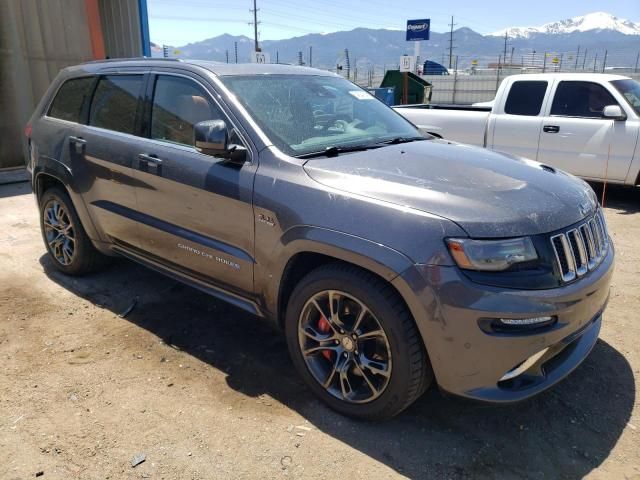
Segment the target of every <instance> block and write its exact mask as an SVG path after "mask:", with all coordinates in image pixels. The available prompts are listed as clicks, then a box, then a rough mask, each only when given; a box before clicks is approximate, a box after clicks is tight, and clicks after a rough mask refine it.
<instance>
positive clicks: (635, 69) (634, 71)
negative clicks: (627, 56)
mask: <svg viewBox="0 0 640 480" xmlns="http://www.w3.org/2000/svg"><path fill="white" fill-rule="evenodd" d="M638 60H640V52H638V55H636V67H635V68H634V69H633V73H637V72H638Z"/></svg>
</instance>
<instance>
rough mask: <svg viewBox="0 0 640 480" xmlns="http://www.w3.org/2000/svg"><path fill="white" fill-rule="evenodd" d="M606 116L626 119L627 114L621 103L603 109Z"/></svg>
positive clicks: (603, 114) (613, 118)
mask: <svg viewBox="0 0 640 480" xmlns="http://www.w3.org/2000/svg"><path fill="white" fill-rule="evenodd" d="M602 116H603V117H604V118H610V119H611V120H626V119H627V116H626V115H625V114H624V112H623V111H622V108H620V105H607V106H606V107H604V110H603V111H602Z"/></svg>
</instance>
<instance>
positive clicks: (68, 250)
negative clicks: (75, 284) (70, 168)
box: [40, 187, 107, 275]
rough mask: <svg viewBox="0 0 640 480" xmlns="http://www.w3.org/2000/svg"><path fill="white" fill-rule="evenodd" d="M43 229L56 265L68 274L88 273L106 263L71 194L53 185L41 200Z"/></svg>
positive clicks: (41, 227)
mask: <svg viewBox="0 0 640 480" xmlns="http://www.w3.org/2000/svg"><path fill="white" fill-rule="evenodd" d="M40 229H41V230H42V238H43V239H44V243H45V245H46V247H47V252H48V253H49V256H50V257H51V259H52V260H53V265H54V266H55V267H56V268H57V269H58V270H60V271H61V272H63V273H66V274H68V275H84V274H86V273H89V272H92V271H95V270H97V269H98V268H99V267H101V266H103V265H104V264H105V263H106V261H107V257H105V256H104V255H102V254H101V253H100V252H98V251H97V250H96V249H95V247H94V246H93V244H92V243H91V240H90V239H89V237H88V236H87V233H86V232H85V230H84V228H83V227H82V224H81V223H80V219H79V218H78V215H77V213H76V211H75V209H74V208H73V203H71V199H70V198H69V195H67V193H66V192H65V191H64V190H62V189H61V188H58V187H52V188H50V189H48V190H47V191H45V192H44V193H43V194H42V198H41V199H40Z"/></svg>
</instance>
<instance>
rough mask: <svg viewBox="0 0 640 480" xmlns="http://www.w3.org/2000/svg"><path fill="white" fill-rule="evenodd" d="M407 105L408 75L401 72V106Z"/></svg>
mask: <svg viewBox="0 0 640 480" xmlns="http://www.w3.org/2000/svg"><path fill="white" fill-rule="evenodd" d="M407 103H409V73H408V72H402V104H403V105H406V104H407Z"/></svg>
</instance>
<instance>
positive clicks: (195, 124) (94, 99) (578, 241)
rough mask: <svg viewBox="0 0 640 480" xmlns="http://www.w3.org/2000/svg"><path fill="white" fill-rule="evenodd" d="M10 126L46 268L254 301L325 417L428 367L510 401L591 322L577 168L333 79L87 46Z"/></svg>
mask: <svg viewBox="0 0 640 480" xmlns="http://www.w3.org/2000/svg"><path fill="white" fill-rule="evenodd" d="M25 133H26V136H27V159H26V162H27V166H28V171H29V172H30V176H31V182H32V186H33V191H34V192H35V195H36V197H37V201H38V206H39V209H40V216H41V217H40V218H41V227H42V235H43V238H44V242H45V245H46V248H47V250H48V252H49V254H50V256H51V259H52V262H53V264H54V265H55V266H56V267H57V268H58V269H60V270H61V271H62V272H64V273H66V274H69V275H81V274H85V273H87V272H91V271H94V270H96V269H97V268H98V267H100V266H102V265H103V264H104V263H105V262H104V260H105V258H106V257H108V256H115V255H120V256H124V257H127V258H129V259H131V260H134V261H136V262H140V263H142V264H143V265H146V266H148V267H150V268H152V269H154V270H158V271H160V272H162V273H164V274H166V275H168V276H170V277H172V278H174V279H177V280H180V281H182V282H184V283H186V284H188V285H191V286H193V287H195V288H198V289H200V290H203V291H205V292H207V293H209V294H211V295H213V296H215V297H217V298H220V299H222V300H225V301H227V302H230V303H232V304H234V305H236V306H237V307H239V308H242V309H244V310H247V311H249V312H251V313H253V314H255V315H256V316H258V317H264V318H265V319H267V320H268V321H270V322H273V323H274V324H275V325H277V326H278V327H280V328H282V329H283V330H284V333H285V335H286V339H287V343H288V346H289V350H290V353H291V357H292V359H293V363H294V365H295V366H296V368H297V369H298V371H299V373H300V375H301V376H302V377H303V378H304V380H305V381H306V382H307V384H308V385H309V388H310V389H311V390H313V391H314V392H315V393H316V394H317V395H318V396H319V397H320V398H321V399H322V400H324V401H325V402H327V403H328V404H329V405H330V406H331V407H333V408H334V409H336V410H338V411H340V412H342V413H344V414H347V415H351V416H354V417H360V418H367V419H373V418H384V417H389V416H392V415H394V414H397V413H398V412H400V411H401V410H403V409H404V408H406V407H407V406H408V405H410V404H411V403H412V402H413V401H414V400H415V399H416V398H418V396H420V395H421V394H422V393H423V392H424V391H425V389H427V388H428V387H429V385H431V384H432V383H434V381H435V382H437V384H438V385H439V386H440V388H441V389H443V390H444V391H447V392H451V393H453V394H457V395H461V396H464V397H468V398H473V399H478V400H485V401H490V402H513V401H517V400H521V399H525V398H528V397H530V396H531V395H534V394H536V393H538V392H541V391H542V390H544V389H546V388H548V387H550V386H551V385H553V384H555V383H556V382H558V381H559V380H561V379H562V378H563V377H565V376H566V375H567V374H569V373H570V372H571V371H572V370H573V369H575V368H576V367H577V366H578V365H579V364H580V363H581V362H582V361H583V360H584V358H585V357H586V356H587V355H588V353H589V352H590V350H591V348H592V347H593V345H594V344H595V342H596V339H597V337H598V332H599V330H600V325H601V321H602V314H603V310H604V308H605V305H606V303H607V299H608V296H609V283H610V280H611V275H612V270H613V263H614V250H613V245H612V243H611V240H610V238H609V236H608V234H607V229H606V226H605V221H604V218H603V215H602V211H601V209H600V207H599V206H598V202H597V199H596V197H595V195H594V193H593V191H592V189H591V188H590V187H589V186H588V185H587V184H586V183H584V182H583V181H582V180H579V179H577V178H575V177H573V176H571V175H569V174H566V173H564V172H562V171H560V170H557V169H555V168H552V167H549V166H547V165H543V164H540V163H537V162H534V161H530V160H525V159H519V158H513V157H507V156H504V155H501V154H498V153H494V152H491V151H488V150H484V149H479V148H475V147H470V146H465V145H459V144H453V143H450V142H447V141H444V140H439V139H436V138H433V137H425V136H423V135H422V134H421V133H420V132H419V130H418V129H417V128H416V127H415V126H414V125H412V124H411V123H409V122H408V121H407V120H405V119H404V118H403V117H402V116H400V115H399V114H397V113H396V112H394V111H393V110H392V109H391V108H388V107H387V106H385V105H384V104H383V103H381V102H379V101H378V100H376V99H375V98H374V97H372V96H371V95H370V94H368V93H367V92H365V91H363V90H361V89H360V88H358V87H357V86H355V85H353V84H352V83H350V82H348V81H347V80H344V79H343V78H341V77H339V76H336V75H334V74H331V73H328V72H324V71H320V70H314V69H310V68H303V67H294V66H285V65H256V64H250V65H228V64H217V63H213V62H199V61H169V60H144V59H143V60H140V59H138V60H135V59H132V60H119V61H104V62H96V63H88V64H83V65H79V66H75V67H71V68H66V69H64V70H63V71H62V72H61V73H60V75H59V76H58V77H57V78H56V80H55V81H54V82H53V84H52V85H51V87H50V88H49V90H48V92H47V93H46V95H45V96H44V98H43V99H42V101H41V102H40V104H39V105H38V107H37V109H36V111H35V113H34V115H33V117H32V118H31V120H30V122H29V124H28V125H27V127H26V129H25ZM212 321H215V320H214V319H212ZM274 381H277V379H274Z"/></svg>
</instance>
